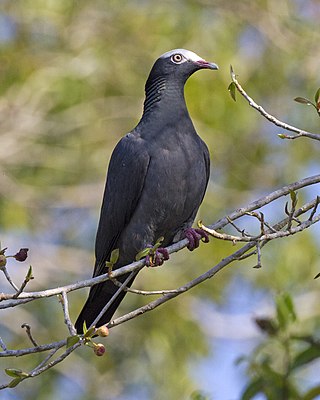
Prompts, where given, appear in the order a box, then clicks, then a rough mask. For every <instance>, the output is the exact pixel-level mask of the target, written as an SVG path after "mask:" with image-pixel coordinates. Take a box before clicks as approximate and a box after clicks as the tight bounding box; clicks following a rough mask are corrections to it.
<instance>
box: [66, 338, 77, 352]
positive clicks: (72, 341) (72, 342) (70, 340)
mask: <svg viewBox="0 0 320 400" xmlns="http://www.w3.org/2000/svg"><path fill="white" fill-rule="evenodd" d="M79 340H80V337H79V336H78V335H76V336H69V337H68V338H67V346H66V347H67V349H68V348H69V347H72V346H73V345H75V344H77V343H78V342H79Z"/></svg>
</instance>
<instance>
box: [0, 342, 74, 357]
mask: <svg viewBox="0 0 320 400" xmlns="http://www.w3.org/2000/svg"><path fill="white" fill-rule="evenodd" d="M66 343H67V341H66V340H61V341H60V342H53V343H49V344H42V345H40V346H37V347H29V348H26V349H19V350H6V351H1V352H0V357H21V356H26V355H29V354H34V353H42V352H44V351H49V350H52V349H55V348H57V349H60V348H61V347H63V346H65V345H66Z"/></svg>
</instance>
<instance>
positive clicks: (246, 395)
mask: <svg viewBox="0 0 320 400" xmlns="http://www.w3.org/2000/svg"><path fill="white" fill-rule="evenodd" d="M262 389H263V380H262V379H261V378H258V379H255V380H253V381H251V382H250V383H249V385H247V387H246V388H245V391H244V392H243V393H242V396H241V400H251V399H252V398H253V397H254V396H255V395H256V394H258V393H261V391H262Z"/></svg>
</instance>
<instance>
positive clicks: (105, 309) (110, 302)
mask: <svg viewBox="0 0 320 400" xmlns="http://www.w3.org/2000/svg"><path fill="white" fill-rule="evenodd" d="M112 274H113V272H112ZM135 274H136V272H134V271H132V272H131V274H130V275H129V276H128V277H127V278H126V279H125V281H124V282H123V283H122V285H121V286H120V287H119V289H118V290H117V291H116V293H115V294H114V295H113V296H112V297H111V299H110V300H109V301H108V303H107V304H106V305H105V306H104V307H103V309H102V310H101V311H100V313H99V314H98V316H97V317H96V319H95V320H94V321H93V322H92V324H91V325H90V328H91V327H92V326H96V325H97V323H98V322H99V320H100V318H101V317H102V316H103V314H104V313H105V312H106V311H107V310H108V309H109V307H110V306H111V304H113V302H114V301H115V300H116V298H117V297H118V296H119V294H120V293H121V292H122V291H123V289H124V288H125V287H126V286H127V284H128V282H129V281H130V280H131V279H132V278H133V276H134V275H135Z"/></svg>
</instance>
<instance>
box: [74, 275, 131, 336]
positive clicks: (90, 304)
mask: <svg viewBox="0 0 320 400" xmlns="http://www.w3.org/2000/svg"><path fill="white" fill-rule="evenodd" d="M127 277H128V275H123V276H121V277H120V278H121V281H124V280H125V279H127ZM134 279H135V276H134V277H133V278H132V279H131V280H130V281H129V282H128V283H127V287H130V286H131V285H132V283H133V281H134ZM119 281H120V279H119ZM118 290H119V287H118V286H116V285H115V284H114V283H113V282H111V281H107V282H103V283H98V284H97V285H95V286H93V287H92V288H91V289H90V293H89V297H88V299H87V301H86V303H85V305H84V306H83V309H82V311H81V312H80V315H79V317H78V319H77V321H76V323H75V328H76V330H77V333H78V334H81V333H83V324H84V322H86V326H87V327H89V326H90V325H91V324H92V323H93V322H94V320H95V319H96V318H97V316H98V315H99V314H100V312H101V310H102V309H103V307H104V306H105V305H106V304H107V303H108V301H109V300H110V299H111V298H112V297H113V295H114V294H115V293H116V292H117V291H118ZM125 295H126V291H124V290H123V291H121V292H120V293H119V294H118V295H117V297H116V298H115V299H114V301H113V302H112V304H110V307H109V308H108V310H107V311H106V312H105V313H104V314H103V316H102V317H101V318H100V319H99V321H98V323H97V324H96V327H99V326H102V325H105V324H107V323H108V322H109V321H110V320H111V318H112V316H113V314H114V313H115V312H116V310H117V308H118V307H119V305H120V303H121V301H122V300H123V298H124V296H125Z"/></svg>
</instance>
